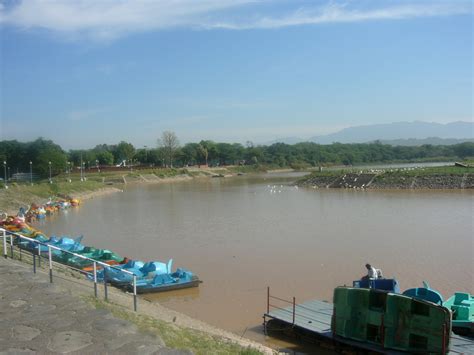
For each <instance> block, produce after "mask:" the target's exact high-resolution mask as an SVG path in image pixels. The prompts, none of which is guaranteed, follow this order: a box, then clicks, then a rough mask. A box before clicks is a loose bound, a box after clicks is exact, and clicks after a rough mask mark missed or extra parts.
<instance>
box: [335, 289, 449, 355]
mask: <svg viewBox="0 0 474 355" xmlns="http://www.w3.org/2000/svg"><path fill="white" fill-rule="evenodd" d="M331 329H332V331H333V333H334V335H335V336H336V337H342V338H347V339H350V340H355V341H359V342H365V343H371V344H377V345H379V346H381V347H383V349H384V353H385V349H387V350H389V349H393V350H401V351H406V352H408V353H410V354H431V353H433V354H446V353H447V352H448V351H449V345H450V341H451V337H450V334H451V312H450V311H449V310H448V309H447V308H445V307H443V306H441V305H438V304H435V303H432V302H428V301H424V300H421V299H417V298H414V297H409V296H405V295H402V294H398V293H391V292H386V291H381V290H377V289H364V288H350V287H337V288H336V289H335V290H334V312H333V317H332V322H331Z"/></svg>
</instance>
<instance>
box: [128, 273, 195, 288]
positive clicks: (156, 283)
mask: <svg viewBox="0 0 474 355" xmlns="http://www.w3.org/2000/svg"><path fill="white" fill-rule="evenodd" d="M200 283H201V281H200V280H199V278H198V277H197V276H196V275H194V274H193V273H192V272H191V271H188V270H186V269H182V268H178V269H177V270H176V271H175V272H173V273H171V274H170V273H166V274H158V275H156V276H155V277H153V279H148V280H147V279H140V280H138V281H137V293H152V292H163V291H171V290H178V289H181V288H188V287H197V286H199V284H200ZM127 289H128V291H130V292H133V285H130V284H128V286H127Z"/></svg>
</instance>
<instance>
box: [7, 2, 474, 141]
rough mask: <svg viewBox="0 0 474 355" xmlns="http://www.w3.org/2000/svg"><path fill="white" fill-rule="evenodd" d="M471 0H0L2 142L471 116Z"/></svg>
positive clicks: (257, 135)
mask: <svg viewBox="0 0 474 355" xmlns="http://www.w3.org/2000/svg"><path fill="white" fill-rule="evenodd" d="M472 26H473V8H472V3H471V2H470V1H382V0H374V1H365V0H361V1H350V0H349V1H344V2H342V1H299V0H274V1H246V0H203V1H195V0H179V1H160V0H156V1H151V0H137V1H125V0H100V1H96V0H77V1H76V0H75V1H69V0H64V1H62V0H57V1H41V0H30V1H18V0H6V1H1V0H0V30H1V33H0V35H1V36H0V41H1V42H0V43H1V47H0V49H1V52H0V60H1V69H0V70H1V72H0V74H1V76H0V84H1V87H0V88H1V94H0V99H1V101H0V105H1V107H0V115H1V116H0V129H1V134H0V139H18V140H21V141H25V140H31V139H35V138H36V137H38V136H43V137H45V138H50V139H53V140H54V141H55V142H57V143H59V144H60V145H61V146H62V147H63V148H65V149H69V148H89V147H93V146H95V145H96V144H99V143H109V144H111V143H117V142H119V141H120V140H126V141H129V142H132V143H133V144H134V145H135V146H136V147H143V146H145V145H146V146H148V147H153V146H155V145H156V139H157V138H159V137H160V135H161V132H162V131H164V130H172V131H175V132H176V134H177V135H178V137H179V138H180V141H181V142H182V143H186V142H191V141H199V140H201V139H212V140H215V141H220V142H223V141H227V142H246V141H249V140H250V141H253V142H256V143H261V142H267V141H271V140H274V139H276V138H282V137H291V136H297V137H302V138H308V137H311V136H315V135H320V134H326V133H332V132H334V131H337V130H338V129H341V128H344V127H348V126H354V125H360V124H372V123H389V122H395V121H414V120H421V121H429V122H442V123H444V122H452V121H458V120H462V121H471V120H472V112H473V91H472V90H473V88H472V84H473V70H472V63H473V51H472V40H473V38H472V36H473V30H472Z"/></svg>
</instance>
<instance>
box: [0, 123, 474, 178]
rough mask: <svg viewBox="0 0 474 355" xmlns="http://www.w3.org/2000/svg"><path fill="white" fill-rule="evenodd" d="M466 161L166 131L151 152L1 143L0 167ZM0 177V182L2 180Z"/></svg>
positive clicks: (467, 149)
mask: <svg viewBox="0 0 474 355" xmlns="http://www.w3.org/2000/svg"><path fill="white" fill-rule="evenodd" d="M467 157H474V143H472V142H465V143H461V144H455V145H422V146H391V145H387V144H381V143H380V142H373V143H361V144H341V143H333V144H329V145H321V144H317V143H312V142H304V143H297V144H293V145H289V144H284V143H275V144H272V145H254V144H252V143H251V142H247V143H246V144H245V145H242V144H240V143H218V142H214V141H211V140H201V141H200V142H197V143H187V144H184V145H181V144H180V143H179V140H178V138H177V136H176V134H175V133H174V132H170V131H166V132H163V133H162V135H161V137H160V138H159V139H158V140H157V144H156V146H155V147H150V148H148V147H141V148H137V147H134V146H133V144H131V143H128V142H124V141H122V142H119V143H118V144H112V145H110V144H99V145H97V146H95V147H94V148H92V149H80V150H78V149H74V150H69V151H65V150H63V149H62V148H61V147H60V146H59V145H58V144H56V143H54V142H53V141H51V140H46V139H43V138H38V139H36V140H35V141H32V142H25V143H24V142H18V141H16V140H4V141H0V163H1V162H5V163H6V164H5V165H6V166H8V168H9V171H10V175H12V174H14V173H16V172H29V169H30V165H32V166H33V167H34V172H35V174H39V175H40V176H43V177H45V176H47V175H48V174H49V166H50V165H51V171H52V174H54V175H56V174H59V173H61V172H64V171H66V170H67V169H77V168H80V167H81V166H82V167H84V168H85V169H91V168H95V167H98V166H110V165H118V164H121V165H122V166H123V165H126V166H129V165H130V164H132V165H144V166H154V167H186V166H191V165H209V166H222V165H261V166H275V167H291V168H297V169H298V168H307V167H312V166H321V165H332V164H344V165H356V164H368V163H381V162H386V163H388V162H393V161H407V162H408V161H416V160H421V159H435V158H447V159H458V158H459V159H464V158H467ZM30 162H31V164H30ZM49 162H51V164H49ZM0 175H1V176H2V177H3V174H0Z"/></svg>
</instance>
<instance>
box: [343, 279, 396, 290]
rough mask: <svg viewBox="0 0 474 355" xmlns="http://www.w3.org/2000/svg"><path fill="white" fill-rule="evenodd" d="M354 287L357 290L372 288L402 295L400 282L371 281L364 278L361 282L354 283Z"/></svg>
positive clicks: (393, 280) (387, 280)
mask: <svg viewBox="0 0 474 355" xmlns="http://www.w3.org/2000/svg"><path fill="white" fill-rule="evenodd" d="M352 287H355V288H372V289H375V290H382V291H388V292H392V293H400V284H399V283H398V280H397V279H395V278H393V279H385V278H382V279H369V278H365V277H364V278H362V279H360V280H356V281H352Z"/></svg>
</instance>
